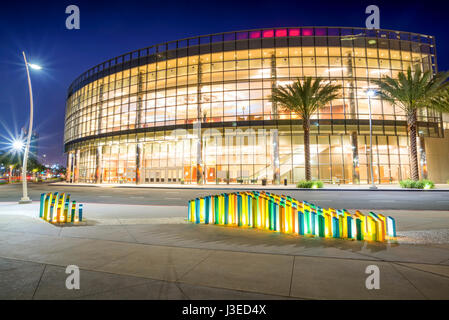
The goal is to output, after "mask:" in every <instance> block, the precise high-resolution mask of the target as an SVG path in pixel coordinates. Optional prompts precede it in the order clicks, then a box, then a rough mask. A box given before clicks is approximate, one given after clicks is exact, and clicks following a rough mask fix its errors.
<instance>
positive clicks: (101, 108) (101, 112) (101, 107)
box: [97, 83, 103, 134]
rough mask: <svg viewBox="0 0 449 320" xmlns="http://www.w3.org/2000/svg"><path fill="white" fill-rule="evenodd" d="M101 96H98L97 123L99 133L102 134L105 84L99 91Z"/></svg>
mask: <svg viewBox="0 0 449 320" xmlns="http://www.w3.org/2000/svg"><path fill="white" fill-rule="evenodd" d="M99 92H100V94H99V95H98V104H97V108H98V121H97V133H98V134H100V133H101V118H102V117H103V103H102V101H103V83H101V84H100V89H99Z"/></svg>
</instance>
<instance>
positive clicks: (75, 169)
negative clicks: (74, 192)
mask: <svg viewBox="0 0 449 320" xmlns="http://www.w3.org/2000/svg"><path fill="white" fill-rule="evenodd" d="M79 167H80V149H77V150H76V153H75V164H74V165H73V182H74V183H78V178H79Z"/></svg>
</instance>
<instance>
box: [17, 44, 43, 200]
mask: <svg viewBox="0 0 449 320" xmlns="http://www.w3.org/2000/svg"><path fill="white" fill-rule="evenodd" d="M22 54H23V60H24V61H25V67H26V70H27V77H28V89H29V93H30V125H29V127H28V136H27V140H26V144H25V152H24V153H23V165H22V198H21V199H20V201H19V203H31V199H30V198H29V197H28V186H27V162H28V152H29V150H30V142H31V134H32V130H33V90H32V88H31V78H30V70H29V68H28V67H31V68H32V69H36V70H40V69H42V68H41V67H40V66H38V65H36V64H31V63H28V62H27V58H26V55H25V52H22Z"/></svg>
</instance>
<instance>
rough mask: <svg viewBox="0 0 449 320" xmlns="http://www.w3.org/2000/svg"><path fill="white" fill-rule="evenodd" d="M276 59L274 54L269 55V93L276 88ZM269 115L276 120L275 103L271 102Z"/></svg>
mask: <svg viewBox="0 0 449 320" xmlns="http://www.w3.org/2000/svg"><path fill="white" fill-rule="evenodd" d="M276 78H277V77H276V57H275V55H274V53H273V54H272V55H271V92H273V89H275V88H276V87H277V82H276V81H277V79H276ZM271 114H272V115H273V120H276V119H278V107H277V103H276V102H272V105H271Z"/></svg>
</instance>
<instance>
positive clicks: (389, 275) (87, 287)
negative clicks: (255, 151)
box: [0, 202, 449, 300]
mask: <svg viewBox="0 0 449 320" xmlns="http://www.w3.org/2000/svg"><path fill="white" fill-rule="evenodd" d="M38 210H39V203H38V202H33V203H32V204H29V205H18V204H16V203H15V202H0V299H236V300H238V299H449V219H448V218H449V212H448V211H422V210H416V211H412V210H383V211H382V212H381V213H383V214H387V215H391V216H393V217H394V218H396V220H397V223H398V235H399V238H398V241H397V242H394V243H388V244H384V243H374V242H360V241H348V240H340V239H317V238H305V237H299V236H294V235H286V234H279V233H273V232H269V231H262V230H254V229H239V228H232V227H222V226H213V225H195V224H191V223H188V222H186V215H187V208H186V207H185V206H178V205H175V206H170V205H117V204H104V203H85V204H84V212H85V218H86V224H85V225H80V226H65V227H59V226H54V225H51V224H49V223H47V222H44V221H42V220H40V219H38V218H37V216H38ZM68 265H76V266H78V267H79V268H80V279H81V283H80V289H79V290H68V289H66V287H65V281H66V278H67V277H68V274H66V273H65V270H66V267H67V266H68ZM369 265H376V266H378V267H379V269H380V289H379V290H368V289H366V286H365V280H366V278H367V276H368V275H367V274H366V273H365V269H366V267H367V266H369Z"/></svg>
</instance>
